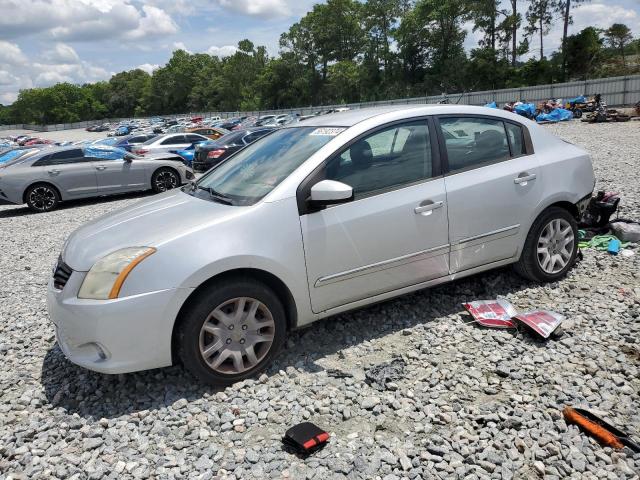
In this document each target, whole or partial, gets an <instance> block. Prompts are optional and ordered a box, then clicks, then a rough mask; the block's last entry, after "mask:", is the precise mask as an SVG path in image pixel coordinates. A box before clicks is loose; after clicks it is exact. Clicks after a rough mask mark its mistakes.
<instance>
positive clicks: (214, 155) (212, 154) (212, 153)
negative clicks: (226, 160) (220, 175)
mask: <svg viewBox="0 0 640 480" xmlns="http://www.w3.org/2000/svg"><path fill="white" fill-rule="evenodd" d="M224 152H225V151H224V150H223V149H221V148H219V149H217V150H211V151H210V152H209V153H207V158H219V157H221V156H222V155H223V154H224Z"/></svg>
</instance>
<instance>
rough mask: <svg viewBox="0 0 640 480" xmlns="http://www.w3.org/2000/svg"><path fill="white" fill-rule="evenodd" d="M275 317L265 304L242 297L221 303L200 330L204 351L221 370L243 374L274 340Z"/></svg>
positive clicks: (200, 343) (216, 369)
mask: <svg viewBox="0 0 640 480" xmlns="http://www.w3.org/2000/svg"><path fill="white" fill-rule="evenodd" d="M274 335H275V321H274V319H273V315H272V314H271V312H270V311H269V309H268V308H267V306H266V305H265V304H263V303H262V302H260V301H259V300H256V299H254V298H249V297H238V298H233V299H231V300H227V301H226V302H224V303H222V304H220V305H218V306H217V307H216V308H214V309H213V311H212V312H211V313H210V314H209V316H208V317H207V318H206V320H205V321H204V324H203V325H202V328H201V330H200V339H199V346H200V355H201V356H202V359H203V360H204V361H205V363H206V364H207V365H208V366H209V368H211V369H212V370H214V371H215V372H218V373H223V374H239V373H243V372H246V371H247V370H250V369H252V368H254V367H255V366H256V365H258V364H259V363H260V361H262V359H263V358H264V357H265V356H266V355H267V353H268V352H269V350H270V349H271V345H272V344H273V339H274Z"/></svg>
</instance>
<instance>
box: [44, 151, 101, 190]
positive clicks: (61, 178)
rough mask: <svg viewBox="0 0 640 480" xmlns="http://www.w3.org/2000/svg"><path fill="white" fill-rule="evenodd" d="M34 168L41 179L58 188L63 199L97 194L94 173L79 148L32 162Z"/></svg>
mask: <svg viewBox="0 0 640 480" xmlns="http://www.w3.org/2000/svg"><path fill="white" fill-rule="evenodd" d="M34 167H35V168H38V169H39V172H38V173H39V177H40V178H41V179H43V180H46V181H50V182H51V183H53V184H54V185H55V186H56V187H58V189H59V190H60V193H61V194H62V198H63V199H64V198H65V197H66V196H69V197H74V198H80V197H88V196H92V195H95V194H96V192H97V177H96V171H95V169H94V168H93V166H92V165H91V162H89V161H87V159H86V158H85V157H84V155H83V152H82V150H81V149H79V148H77V149H72V150H63V151H60V152H55V153H52V154H50V155H48V156H46V157H43V158H41V159H40V160H37V161H36V162H34V163H33V165H32V168H34Z"/></svg>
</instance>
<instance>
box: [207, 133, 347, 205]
mask: <svg viewBox="0 0 640 480" xmlns="http://www.w3.org/2000/svg"><path fill="white" fill-rule="evenodd" d="M326 130H327V129H319V128H316V127H302V128H285V129H282V130H276V131H274V132H273V133H271V134H270V135H266V136H265V137H263V138H261V139H260V140H258V141H256V142H255V143H252V144H251V145H249V146H248V147H246V148H244V149H242V150H240V151H239V152H238V153H236V154H235V155H233V156H231V157H229V159H228V160H227V161H225V162H223V163H221V164H220V166H218V167H216V168H214V169H213V170H211V171H210V172H209V173H208V174H206V175H205V176H204V177H202V178H201V179H200V180H199V181H198V183H197V187H198V188H199V189H200V190H204V191H208V192H209V193H210V194H211V196H212V197H213V196H216V197H218V198H224V199H225V200H227V201H228V202H229V203H231V204H233V205H253V204H254V203H256V202H257V201H259V200H260V199H262V198H263V197H264V196H265V195H267V194H268V193H269V192H271V190H273V189H274V188H275V187H276V186H278V185H279V184H280V182H282V181H283V180H284V179H285V178H287V177H288V176H289V175H290V174H291V173H292V172H293V171H294V170H295V169H296V168H298V167H299V166H300V165H302V164H303V163H304V162H305V161H306V160H307V159H308V158H309V157H310V156H311V155H313V154H314V153H315V152H317V151H318V150H319V149H320V148H321V147H322V146H323V145H325V144H326V143H327V142H329V140H331V139H332V138H333V137H334V136H335V134H336V132H335V131H334V132H327V131H326ZM334 130H335V129H334ZM326 133H329V134H326Z"/></svg>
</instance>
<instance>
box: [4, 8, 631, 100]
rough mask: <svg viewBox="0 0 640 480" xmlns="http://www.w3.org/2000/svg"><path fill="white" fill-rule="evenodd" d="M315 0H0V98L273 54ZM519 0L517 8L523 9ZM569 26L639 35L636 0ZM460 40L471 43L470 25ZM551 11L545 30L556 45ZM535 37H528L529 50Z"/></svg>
mask: <svg viewBox="0 0 640 480" xmlns="http://www.w3.org/2000/svg"><path fill="white" fill-rule="evenodd" d="M314 3H318V0H147V1H142V0H0V103H2V104H5V105H8V104H10V103H12V102H13V101H15V99H16V97H17V95H18V92H19V91H20V89H25V88H31V87H45V86H49V85H53V84H55V83H57V82H65V81H66V82H71V83H78V84H81V83H86V82H95V81H99V80H107V79H108V78H109V77H110V76H111V75H113V74H114V73H117V72H120V71H123V70H129V69H132V68H136V67H138V68H142V69H144V70H146V71H148V72H151V71H153V69H154V68H157V67H158V66H159V65H162V64H164V63H166V62H167V60H168V59H169V58H170V57H171V54H172V52H173V51H174V50H176V49H179V48H182V49H185V50H187V51H189V52H208V53H210V54H214V55H218V56H225V55H230V54H233V52H234V51H235V46H236V45H237V43H238V41H240V40H242V39H244V38H248V39H249V40H251V41H252V42H254V43H255V44H257V45H265V46H266V47H267V50H268V52H269V53H270V54H271V55H277V54H278V40H279V37H280V34H281V33H282V32H284V31H286V30H288V28H289V26H290V25H291V24H293V23H294V22H296V21H298V20H299V19H300V18H301V17H302V16H303V15H304V14H305V13H306V12H307V11H309V10H310V9H311V8H312V6H313V4H314ZM525 8H526V7H525V6H524V3H522V6H521V9H525ZM573 17H574V23H573V25H572V26H571V27H570V33H572V32H574V33H575V32H578V31H580V30H581V29H582V28H585V27H587V26H596V27H602V28H606V27H608V26H610V25H611V24H612V23H614V22H618V23H625V24H627V25H628V26H629V27H630V28H631V29H632V31H633V33H634V35H635V36H639V35H640V0H609V1H605V0H592V1H590V2H588V3H586V4H583V5H581V6H579V7H578V8H576V9H575V10H574V13H573ZM470 27H471V26H470V25H469V26H468V28H469V34H468V36H467V40H466V42H465V46H466V47H467V48H472V47H474V46H475V45H476V43H477V40H478V38H477V37H478V34H476V33H474V32H472V31H471V28H470ZM561 35H562V25H561V19H560V18H558V19H557V22H555V23H554V25H553V27H552V29H551V31H550V32H549V34H548V36H547V37H545V52H551V51H553V50H555V49H557V48H558V47H559V45H560V42H561ZM537 48H539V42H538V41H537V39H536V40H533V41H532V43H531V49H532V51H533V52H535V51H536V49H537Z"/></svg>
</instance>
